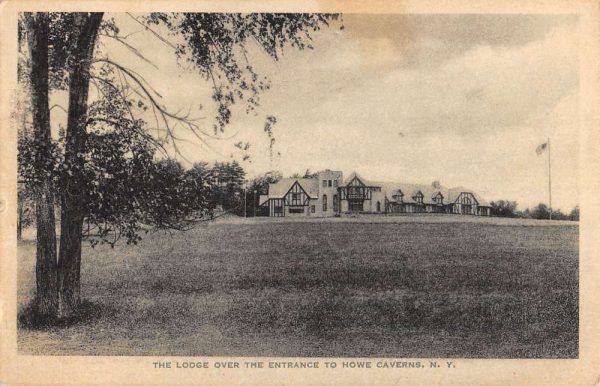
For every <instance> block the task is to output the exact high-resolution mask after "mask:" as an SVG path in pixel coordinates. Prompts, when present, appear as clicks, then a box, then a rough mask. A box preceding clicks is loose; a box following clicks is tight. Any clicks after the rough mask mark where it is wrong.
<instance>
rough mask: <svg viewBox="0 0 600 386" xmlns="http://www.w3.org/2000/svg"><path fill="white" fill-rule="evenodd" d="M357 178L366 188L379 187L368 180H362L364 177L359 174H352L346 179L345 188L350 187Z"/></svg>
mask: <svg viewBox="0 0 600 386" xmlns="http://www.w3.org/2000/svg"><path fill="white" fill-rule="evenodd" d="M355 177H356V178H358V179H359V180H361V181H362V183H363V184H365V185H366V186H379V185H377V184H373V183H371V181H368V180H366V179H364V178H362V176H360V175H359V174H358V173H357V172H352V173H350V175H349V176H348V178H346V180H345V181H344V186H346V185H348V184H349V183H350V182H351V181H352V180H353V179H354V178H355Z"/></svg>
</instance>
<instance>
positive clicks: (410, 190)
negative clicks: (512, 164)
mask: <svg viewBox="0 0 600 386" xmlns="http://www.w3.org/2000/svg"><path fill="white" fill-rule="evenodd" d="M369 184H370V185H371V186H381V190H382V191H383V192H384V194H385V195H386V197H387V198H388V200H390V201H394V199H393V196H394V195H396V193H397V192H398V190H401V191H402V193H403V194H404V196H403V197H402V201H403V202H406V203H416V201H415V200H414V199H413V197H415V196H416V194H417V193H418V192H421V193H423V203H424V204H435V202H434V201H433V198H434V197H435V196H437V195H438V194H441V195H442V196H443V197H444V201H443V202H444V204H450V203H453V202H455V201H456V199H457V198H458V196H459V195H460V194H461V193H462V192H467V193H471V194H473V196H474V197H475V199H476V200H477V202H478V203H479V205H480V206H489V203H488V202H487V201H486V200H485V199H484V198H483V197H481V196H480V195H479V194H477V193H475V192H474V191H473V190H471V189H467V188H465V187H462V186H459V187H457V188H450V189H449V188H446V187H444V186H439V187H438V188H434V187H433V186H431V185H423V184H407V183H403V182H376V181H372V182H370V183H369Z"/></svg>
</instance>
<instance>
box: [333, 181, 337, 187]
mask: <svg viewBox="0 0 600 386" xmlns="http://www.w3.org/2000/svg"><path fill="white" fill-rule="evenodd" d="M337 186H338V181H337V180H333V187H334V188H337Z"/></svg>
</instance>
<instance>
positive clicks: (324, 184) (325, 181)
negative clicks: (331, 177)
mask: <svg viewBox="0 0 600 386" xmlns="http://www.w3.org/2000/svg"><path fill="white" fill-rule="evenodd" d="M323 187H324V188H326V187H327V180H323Z"/></svg>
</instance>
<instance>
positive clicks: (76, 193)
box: [58, 13, 102, 318]
mask: <svg viewBox="0 0 600 386" xmlns="http://www.w3.org/2000/svg"><path fill="white" fill-rule="evenodd" d="M101 21H102V13H90V14H86V13H82V14H78V15H77V16H76V17H75V24H76V27H77V28H78V30H79V33H78V37H77V39H76V42H75V44H74V46H73V51H72V55H71V58H72V62H71V63H72V64H71V67H70V69H69V113H68V119H67V130H66V144H65V163H66V165H67V166H68V168H69V172H68V173H65V175H64V177H63V181H62V189H61V197H60V201H61V235H60V249H59V254H58V300H59V315H60V317H61V318H65V317H69V316H72V315H74V314H75V313H76V312H77V310H78V308H79V305H80V302H81V294H80V293H81V291H80V287H81V242H82V229H83V220H84V216H85V196H86V195H85V191H84V189H83V186H82V181H84V178H83V167H84V159H83V154H84V152H85V146H86V140H87V133H86V127H85V126H86V121H87V110H88V109H87V107H88V105H87V103H88V93H89V85H90V74H89V71H90V65H91V62H92V59H93V55H94V46H95V44H96V39H97V36H98V29H99V27H100V22H101Z"/></svg>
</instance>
